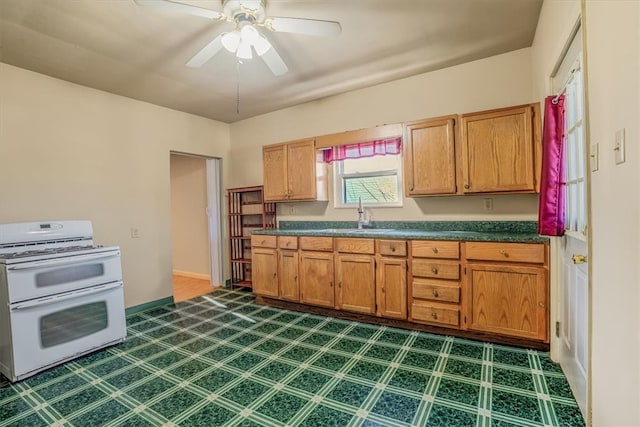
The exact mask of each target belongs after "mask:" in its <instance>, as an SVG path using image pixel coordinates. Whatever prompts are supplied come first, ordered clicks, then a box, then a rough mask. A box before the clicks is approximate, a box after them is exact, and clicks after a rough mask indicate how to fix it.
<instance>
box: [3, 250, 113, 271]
mask: <svg viewBox="0 0 640 427" xmlns="http://www.w3.org/2000/svg"><path fill="white" fill-rule="evenodd" d="M115 256H120V251H116V252H101V253H99V254H89V255H78V256H69V257H63V258H56V259H54V260H49V259H48V260H42V261H31V262H25V263H24V264H17V265H12V266H11V267H7V270H10V271H16V270H30V269H32V268H42V267H45V268H46V267H55V266H59V265H65V264H77V263H79V262H85V261H94V260H97V259H107V258H112V257H115Z"/></svg>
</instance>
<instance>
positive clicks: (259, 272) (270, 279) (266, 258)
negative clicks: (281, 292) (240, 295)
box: [251, 247, 278, 297]
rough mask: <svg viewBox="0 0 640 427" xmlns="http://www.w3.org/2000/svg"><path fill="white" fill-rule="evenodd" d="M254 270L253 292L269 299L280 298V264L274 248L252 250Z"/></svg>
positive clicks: (255, 248)
mask: <svg viewBox="0 0 640 427" xmlns="http://www.w3.org/2000/svg"><path fill="white" fill-rule="evenodd" d="M251 258H252V259H251V263H252V266H253V267H252V268H253V292H254V293H256V294H258V295H264V296H269V297H277V296H278V262H277V255H276V250H275V249H273V248H257V247H254V248H252V250H251Z"/></svg>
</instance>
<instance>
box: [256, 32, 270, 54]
mask: <svg viewBox="0 0 640 427" xmlns="http://www.w3.org/2000/svg"><path fill="white" fill-rule="evenodd" d="M253 48H254V49H255V50H256V53H257V54H258V56H262V55H264V54H265V53H266V52H267V51H268V50H269V49H271V43H269V40H267V39H265V38H264V37H263V36H259V37H258V38H257V39H256V41H255V42H254V43H253Z"/></svg>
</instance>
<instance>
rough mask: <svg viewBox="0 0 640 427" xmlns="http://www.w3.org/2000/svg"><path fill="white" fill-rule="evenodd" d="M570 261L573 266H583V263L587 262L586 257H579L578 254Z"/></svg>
mask: <svg viewBox="0 0 640 427" xmlns="http://www.w3.org/2000/svg"><path fill="white" fill-rule="evenodd" d="M571 260H572V261H573V263H574V264H584V263H586V262H587V256H586V255H580V254H578V255H576V254H574V255H573V256H572V257H571Z"/></svg>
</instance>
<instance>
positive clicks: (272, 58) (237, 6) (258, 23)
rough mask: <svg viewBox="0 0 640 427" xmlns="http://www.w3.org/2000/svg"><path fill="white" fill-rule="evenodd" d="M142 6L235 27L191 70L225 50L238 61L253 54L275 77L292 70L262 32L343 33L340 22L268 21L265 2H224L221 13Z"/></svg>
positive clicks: (156, 1) (145, 2)
mask: <svg viewBox="0 0 640 427" xmlns="http://www.w3.org/2000/svg"><path fill="white" fill-rule="evenodd" d="M134 1H135V2H136V4H138V5H139V6H151V7H156V8H158V9H164V10H171V11H175V12H178V13H185V14H189V15H196V16H201V17H204V18H209V19H215V20H219V21H221V20H225V21H228V22H232V23H234V24H235V29H234V30H233V31H229V32H224V33H222V34H219V35H218V36H217V37H216V38H214V39H213V40H212V41H211V42H209V43H208V44H207V45H206V46H205V47H203V48H202V49H201V50H200V51H199V52H198V53H196V54H195V55H194V56H193V57H192V58H191V59H190V60H189V61H188V62H187V66H189V67H200V66H201V65H203V64H204V63H205V62H207V61H209V60H210V59H211V58H213V56H215V55H216V54H217V53H218V52H219V51H220V50H221V49H222V48H225V49H226V50H228V51H229V52H232V53H235V54H236V56H237V57H238V58H239V59H251V58H252V57H253V51H255V53H256V54H257V55H258V56H259V57H260V58H262V60H263V61H264V63H265V64H266V65H267V67H269V69H270V70H271V72H273V74H274V75H276V76H281V75H283V74H285V73H286V72H287V71H288V70H289V69H288V68H287V65H286V64H285V63H284V61H283V60H282V58H281V57H280V55H279V54H278V52H276V50H275V48H274V47H273V45H272V44H271V43H270V42H269V40H268V39H267V38H266V37H265V36H264V35H263V34H261V32H260V30H259V28H260V27H262V28H266V29H267V30H269V31H274V32H282V33H297V34H307V35H313V36H337V35H338V34H340V32H341V31H342V27H341V26H340V23H339V22H335V21H322V20H316V19H305V18H281V17H275V16H272V17H267V16H266V12H265V5H266V0H222V12H217V11H214V10H211V9H205V8H202V7H198V6H193V5H190V4H185V3H178V2H175V1H171V0H134Z"/></svg>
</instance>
